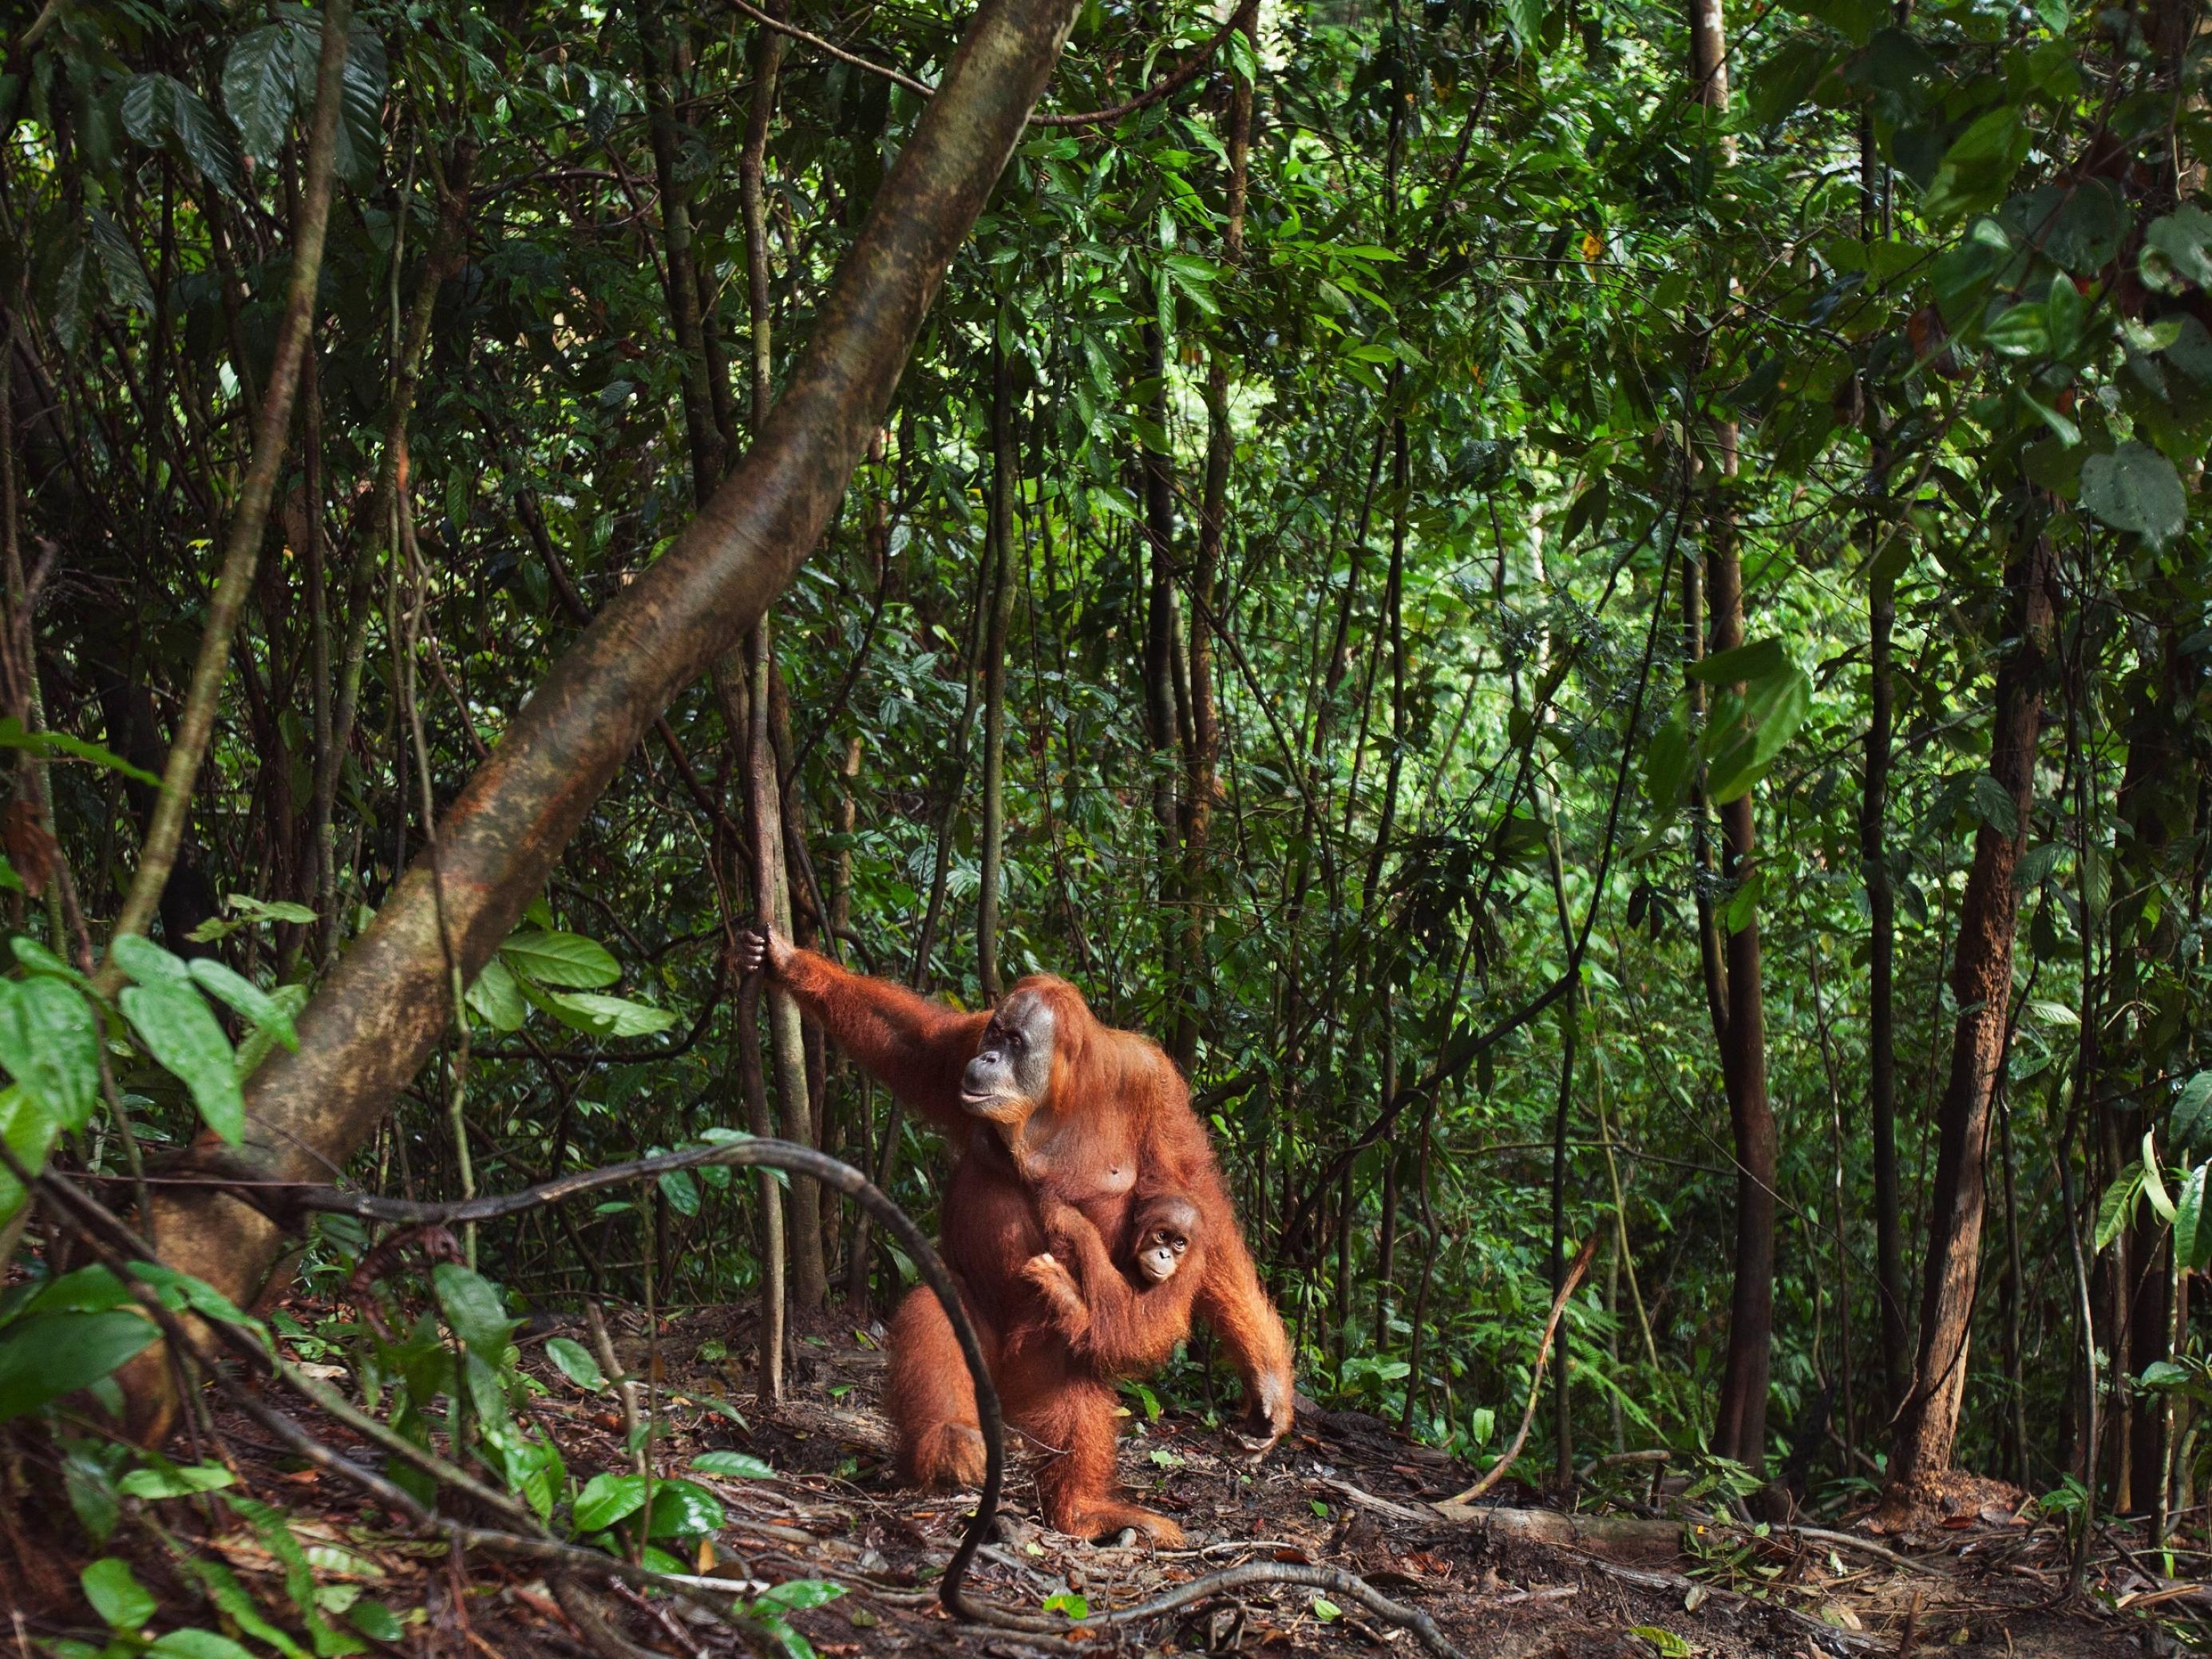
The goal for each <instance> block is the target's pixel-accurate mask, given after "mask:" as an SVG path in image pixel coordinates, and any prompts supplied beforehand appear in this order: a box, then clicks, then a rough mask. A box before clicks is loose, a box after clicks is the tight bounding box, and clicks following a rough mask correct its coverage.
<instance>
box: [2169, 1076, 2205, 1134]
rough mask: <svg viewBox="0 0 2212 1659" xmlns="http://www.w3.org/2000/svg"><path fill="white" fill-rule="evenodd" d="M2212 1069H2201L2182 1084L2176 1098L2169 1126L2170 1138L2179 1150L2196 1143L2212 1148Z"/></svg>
mask: <svg viewBox="0 0 2212 1659" xmlns="http://www.w3.org/2000/svg"><path fill="white" fill-rule="evenodd" d="M2208 1111H2212V1072H2199V1073H2197V1075H2196V1076H2194V1077H2192V1078H2191V1079H2189V1081H2188V1082H2186V1083H2185V1084H2183V1085H2181V1092H2180V1093H2179V1094H2178V1095H2176V1096H2175V1097H2174V1099H2173V1115H2172V1119H2171V1120H2170V1121H2169V1122H2168V1124H2167V1127H2166V1135H2167V1138H2168V1139H2170V1140H2171V1141H2172V1143H2173V1148H2174V1150H2175V1151H2176V1152H2186V1151H2187V1150H2188V1149H2189V1148H2191V1147H2192V1146H2194V1147H2197V1148H2198V1149H2200V1150H2212V1117H2208V1116H2207V1113H2208Z"/></svg>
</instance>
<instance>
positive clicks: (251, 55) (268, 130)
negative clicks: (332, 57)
mask: <svg viewBox="0 0 2212 1659" xmlns="http://www.w3.org/2000/svg"><path fill="white" fill-rule="evenodd" d="M292 35H293V30H292V27H290V26H289V25H288V24H284V23H271V24H270V25H269V26H268V27H266V28H258V29H254V30H252V32H251V33H247V34H245V35H243V36H241V37H240V40H239V42H238V44H237V45H236V46H233V47H232V48H231V49H230V56H229V57H228V58H226V59H224V61H223V66H222V106H223V108H225V109H226V110H228V111H229V112H230V118H231V119H232V120H233V121H234V122H236V123H237V125H238V132H239V137H241V138H243V139H244V140H245V141H246V154H247V155H251V156H252V158H253V159H254V160H255V161H261V162H269V161H275V160H276V154H277V152H278V151H279V150H281V149H283V147H284V139H285V137H286V135H287V134H288V133H289V131H290V130H291V125H292V112H293V109H294V107H295V102H296V100H297V97H298V88H297V87H296V86H295V82H294V78H293V70H292V64H293V51H294V48H293V44H292ZM311 61H312V60H311ZM308 86H309V91H310V94H312V92H313V82H312V81H310V82H309V83H308Z"/></svg>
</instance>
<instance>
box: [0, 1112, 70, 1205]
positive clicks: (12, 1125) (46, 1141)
mask: <svg viewBox="0 0 2212 1659" xmlns="http://www.w3.org/2000/svg"><path fill="white" fill-rule="evenodd" d="M61 1132H62V1126H61V1121H60V1120H59V1119H58V1118H57V1117H55V1115H53V1114H52V1112H50V1111H48V1110H47V1109H46V1107H45V1106H44V1105H43V1104H41V1103H40V1102H39V1101H37V1100H35V1099H33V1097H31V1096H29V1095H27V1094H26V1093H25V1092H24V1091H22V1090H21V1089H19V1088H14V1087H10V1088H7V1089H0V1139H4V1140H5V1141H6V1142H7V1143H8V1150H9V1152H12V1153H13V1154H15V1161H16V1162H17V1163H18V1164H21V1165H22V1166H23V1167H24V1168H25V1169H26V1170H29V1171H30V1172H31V1173H32V1174H33V1175H36V1174H38V1173H39V1171H40V1170H43V1169H45V1168H46V1154H47V1152H50V1151H51V1150H52V1147H53V1144H54V1141H55V1140H56V1139H57V1138H58V1137H59V1135H60V1134H61ZM22 1206H23V1188H22V1185H21V1182H18V1181H17V1180H16V1179H15V1176H14V1174H13V1173H12V1172H11V1171H9V1170H5V1169H0V1221H5V1220H7V1219H8V1218H9V1217H11V1216H13V1215H14V1214H15V1212H16V1211H17V1210H19V1209H21V1208H22Z"/></svg>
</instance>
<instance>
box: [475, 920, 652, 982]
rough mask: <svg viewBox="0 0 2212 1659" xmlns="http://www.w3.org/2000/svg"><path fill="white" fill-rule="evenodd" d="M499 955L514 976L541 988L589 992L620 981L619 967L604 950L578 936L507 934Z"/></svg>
mask: <svg viewBox="0 0 2212 1659" xmlns="http://www.w3.org/2000/svg"><path fill="white" fill-rule="evenodd" d="M499 954H500V956H501V958H502V959H503V960H504V961H505V962H506V963H507V966H508V967H510V968H512V969H513V970H514V971H515V972H516V973H519V974H520V975H523V976H524V977H525V978H527V979H534V980H536V981H538V983H539V984H540V985H558V986H564V987H570V988H573V989H580V990H589V989H591V988H592V987H597V986H601V985H611V984H613V983H614V982H615V981H617V980H618V979H620V978H621V977H622V965H621V963H617V961H616V960H615V959H614V957H613V956H612V955H611V953H610V952H609V951H608V950H607V947H606V946H605V945H601V944H600V943H599V941H598V940H597V939H586V938H585V937H584V936H583V935H582V934H581V933H547V932H544V931H542V930H532V932H530V933H510V934H508V935H507V942H506V943H505V944H503V945H501V946H500V947H499Z"/></svg>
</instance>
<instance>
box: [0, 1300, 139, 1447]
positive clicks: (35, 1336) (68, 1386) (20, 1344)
mask: <svg viewBox="0 0 2212 1659" xmlns="http://www.w3.org/2000/svg"><path fill="white" fill-rule="evenodd" d="M154 1338H155V1329H154V1326H153V1322H151V1321H150V1320H149V1319H147V1318H146V1317H145V1316H143V1314H137V1313H133V1312H131V1311H129V1310H125V1309H122V1308H116V1309H112V1310H109V1311H107V1312H106V1313H57V1314H33V1315H32V1316H30V1317H29V1318H27V1319H19V1320H17V1321H16V1322H15V1323H14V1324H12V1325H10V1326H9V1327H8V1328H7V1329H6V1330H5V1331H4V1332H0V1423H5V1422H7V1421H8V1420H9V1419H11V1418H17V1417H21V1416H22V1415H24V1413H27V1412H34V1411H36V1410H38V1409H39V1407H41V1406H44V1405H46V1403H48V1402H49V1401H55V1400H58V1399H60V1398H61V1397H62V1395H65V1394H74V1393H75V1392H76V1390H77V1389H82V1388H88V1387H90V1386H91V1385H92V1384H93V1383H97V1382H99V1381H100V1378H101V1377H103V1376H107V1375H108V1374H109V1373H110V1372H112V1370H114V1369H115V1368H116V1367H117V1366H118V1365H120V1364H122V1363H123V1362H124V1361H125V1360H126V1359H128V1358H131V1355H133V1354H135V1353H137V1352H138V1351H139V1350H140V1349H142V1348H143V1347H144V1346H146V1345H147V1344H148V1343H149V1342H151V1341H152V1340H154Z"/></svg>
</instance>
